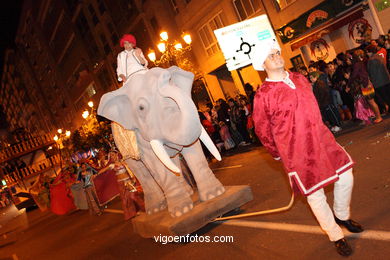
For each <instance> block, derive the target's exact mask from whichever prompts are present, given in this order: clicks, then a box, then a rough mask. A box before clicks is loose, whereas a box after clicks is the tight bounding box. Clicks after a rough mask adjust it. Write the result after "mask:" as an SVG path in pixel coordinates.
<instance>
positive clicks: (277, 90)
mask: <svg viewBox="0 0 390 260" xmlns="http://www.w3.org/2000/svg"><path fill="white" fill-rule="evenodd" d="M254 52H255V53H254V55H253V60H252V61H253V66H254V68H255V69H256V70H265V71H266V72H267V78H266V80H265V82H264V83H263V84H262V86H261V87H260V88H259V90H258V91H257V93H256V96H255V99H254V109H253V119H254V124H255V131H256V134H257V135H258V137H259V138H260V140H261V142H262V144H263V145H264V147H265V148H266V149H267V150H268V152H269V153H270V154H271V155H272V156H273V157H274V158H275V159H276V160H281V161H282V163H283V165H284V169H285V171H286V173H287V174H288V176H289V180H290V184H291V186H292V188H293V190H294V192H300V193H302V194H303V195H304V196H307V201H308V203H309V205H310V208H311V209H312V211H313V213H314V215H315V216H316V218H317V221H318V222H319V224H320V226H321V228H322V229H323V230H324V231H325V232H326V233H327V235H328V236H329V239H330V240H331V241H333V242H335V246H336V249H337V252H338V253H339V254H340V255H343V256H348V255H350V254H352V249H351V247H350V246H349V244H348V243H347V241H346V240H345V239H344V234H343V232H342V230H341V228H340V226H339V225H342V226H344V227H346V228H347V229H348V230H349V231H350V232H355V233H357V232H362V231H363V228H362V227H361V225H360V224H358V223H356V222H355V221H353V220H351V219H350V209H349V204H350V201H351V194H352V187H353V175H352V165H353V161H352V159H351V157H350V156H349V154H348V153H347V152H346V151H345V150H344V149H343V148H342V147H341V146H340V145H339V144H338V143H337V142H336V141H335V138H334V137H333V135H332V133H331V132H330V131H329V129H328V128H327V127H326V126H325V125H324V123H323V121H322V118H321V113H320V111H319V107H318V104H317V101H316V99H315V97H314V95H313V92H312V88H311V85H310V83H309V82H308V80H307V79H306V78H305V77H304V76H303V75H301V74H299V73H289V72H287V71H285V69H284V60H283V58H282V56H281V54H280V47H279V46H278V45H277V42H276V41H275V40H273V41H270V42H268V43H265V44H259V46H256V49H255V51H254ZM331 183H334V205H333V210H334V215H333V212H332V210H331V208H330V207H329V205H328V203H327V202H326V196H325V193H324V189H323V188H324V187H325V186H327V185H329V184H331ZM338 224H339V225H338Z"/></svg>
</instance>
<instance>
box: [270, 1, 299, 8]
mask: <svg viewBox="0 0 390 260" xmlns="http://www.w3.org/2000/svg"><path fill="white" fill-rule="evenodd" d="M295 1H296V0H274V3H275V6H276V8H277V9H278V10H282V9H284V8H286V7H287V6H289V5H290V4H292V3H294V2H295Z"/></svg>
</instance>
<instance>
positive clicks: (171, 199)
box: [144, 151, 193, 217]
mask: <svg viewBox="0 0 390 260" xmlns="http://www.w3.org/2000/svg"><path fill="white" fill-rule="evenodd" d="M150 152H151V153H153V151H150ZM148 155H149V156H148ZM144 159H145V161H144V162H145V165H146V166H147V167H148V168H149V169H150V172H151V173H152V175H153V177H154V179H155V180H156V181H157V183H158V184H159V185H160V187H161V188H162V190H163V192H164V194H165V198H166V200H167V204H168V211H169V213H170V214H171V216H172V217H180V216H181V215H183V214H184V213H187V212H189V211H190V210H191V209H192V208H193V202H192V199H191V197H190V194H189V189H190V187H189V185H188V184H187V183H186V182H185V180H184V178H183V176H176V175H175V174H174V173H173V172H171V171H170V170H168V168H166V167H165V165H163V164H162V163H161V162H160V160H159V159H158V158H157V157H156V156H155V155H154V154H153V156H152V154H147V153H146V152H145V154H144ZM172 161H173V162H174V163H175V164H176V165H178V167H180V162H179V159H178V156H176V157H175V158H172Z"/></svg>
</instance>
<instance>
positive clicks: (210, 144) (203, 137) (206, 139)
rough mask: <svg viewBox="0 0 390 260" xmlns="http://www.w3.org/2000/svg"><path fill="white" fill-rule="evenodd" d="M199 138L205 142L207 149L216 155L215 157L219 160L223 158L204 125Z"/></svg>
mask: <svg viewBox="0 0 390 260" xmlns="http://www.w3.org/2000/svg"><path fill="white" fill-rule="evenodd" d="M199 139H200V140H201V141H202V142H203V144H204V145H205V146H206V147H207V149H208V150H209V151H210V153H211V154H212V155H213V156H214V157H215V159H217V160H218V161H221V160H222V158H221V154H220V153H219V151H218V149H217V147H215V144H214V143H213V141H212V140H211V138H210V136H209V135H208V134H207V132H206V130H205V129H204V127H203V126H202V132H201V134H200V136H199Z"/></svg>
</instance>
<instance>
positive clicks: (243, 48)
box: [233, 37, 255, 60]
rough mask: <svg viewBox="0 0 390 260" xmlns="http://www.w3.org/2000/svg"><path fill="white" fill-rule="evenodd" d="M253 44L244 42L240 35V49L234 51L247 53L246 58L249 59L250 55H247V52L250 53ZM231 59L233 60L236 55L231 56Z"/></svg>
mask: <svg viewBox="0 0 390 260" xmlns="http://www.w3.org/2000/svg"><path fill="white" fill-rule="evenodd" d="M254 46H255V44H252V45H251V44H249V43H248V42H245V41H244V39H243V38H242V37H241V44H240V49H239V50H236V52H240V51H242V52H244V54H246V55H248V58H249V59H250V58H251V56H250V55H249V53H251V51H252V47H254ZM233 59H234V60H235V59H236V57H233Z"/></svg>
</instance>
